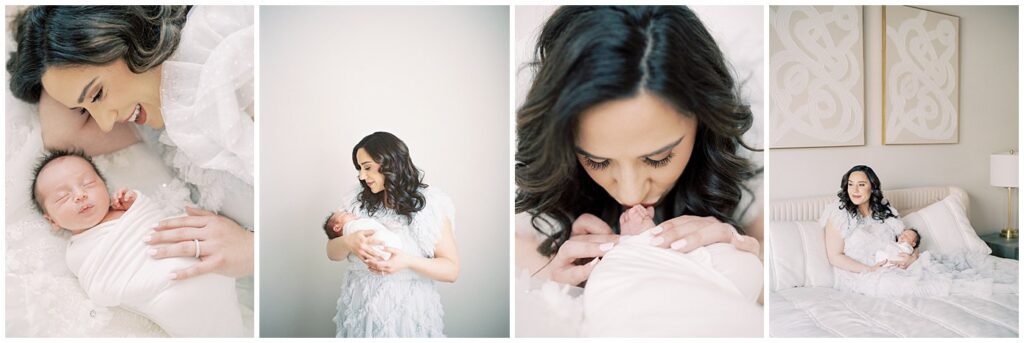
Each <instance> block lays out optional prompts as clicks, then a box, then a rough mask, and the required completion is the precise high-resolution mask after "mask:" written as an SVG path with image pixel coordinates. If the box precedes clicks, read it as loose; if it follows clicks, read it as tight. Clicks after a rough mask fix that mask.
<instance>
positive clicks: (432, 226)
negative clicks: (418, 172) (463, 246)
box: [412, 187, 455, 257]
mask: <svg viewBox="0 0 1024 343" xmlns="http://www.w3.org/2000/svg"><path fill="white" fill-rule="evenodd" d="M423 195H424V197H426V199H427V203H426V206H424V208H423V210H421V211H420V212H418V213H416V216H415V218H413V225H412V228H413V237H414V239H415V240H416V244H417V245H419V246H420V248H421V249H422V250H423V251H424V252H426V253H427V256H430V257H432V256H434V246H435V245H436V244H437V241H439V240H440V239H441V230H442V229H443V228H444V223H445V220H446V219H447V220H448V222H449V223H450V224H451V230H452V234H455V204H454V203H453V202H452V199H451V198H450V197H449V196H448V194H445V193H444V192H442V191H441V190H439V189H437V188H436V187H428V188H424V189H423Z"/></svg>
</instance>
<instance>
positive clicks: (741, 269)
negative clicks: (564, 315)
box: [573, 206, 764, 337]
mask: <svg viewBox="0 0 1024 343" xmlns="http://www.w3.org/2000/svg"><path fill="white" fill-rule="evenodd" d="M653 215H654V213H653V209H651V208H643V207H640V206H636V207H633V208H632V209H629V210H627V211H626V212H625V213H623V214H622V216H621V217H620V220H619V228H620V230H619V231H620V234H621V237H620V239H619V243H618V244H616V245H615V247H614V248H612V250H610V251H608V252H607V253H606V254H605V255H604V257H603V258H602V259H601V262H600V263H598V264H597V266H596V267H595V268H594V270H593V272H591V274H590V278H589V279H588V280H587V285H586V288H585V289H584V298H583V303H584V322H583V325H582V328H581V331H582V332H581V333H582V334H583V335H584V336H602V337H608V336H613V337H618V336H646V337H703V336H723V335H724V336H730V337H761V336H762V334H763V333H762V332H761V331H762V326H763V321H762V320H763V310H762V307H761V306H760V305H758V303H757V299H758V296H759V295H760V292H761V287H762V280H763V279H762V277H763V275H764V274H763V266H762V264H761V261H760V260H759V259H758V258H757V256H756V255H754V254H751V253H748V252H744V251H740V250H737V249H736V248H735V247H734V246H732V245H731V244H724V243H718V244H711V245H708V246H706V247H702V248H698V249H695V250H693V251H691V252H688V253H685V254H684V253H680V252H678V251H675V250H671V249H663V248H660V247H656V246H652V245H651V243H650V242H651V239H652V238H653V234H652V233H651V232H650V231H649V230H650V229H651V228H654V227H655V223H654V216H653ZM577 225H591V226H604V227H607V226H608V225H607V224H606V223H604V222H603V221H601V220H600V219H599V218H597V217H595V216H591V215H584V216H581V217H580V218H579V219H578V220H577V221H576V223H574V225H573V226H574V227H576V226H577Z"/></svg>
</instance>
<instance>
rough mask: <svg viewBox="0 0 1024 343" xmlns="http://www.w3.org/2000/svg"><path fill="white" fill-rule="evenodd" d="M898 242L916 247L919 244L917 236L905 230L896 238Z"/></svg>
mask: <svg viewBox="0 0 1024 343" xmlns="http://www.w3.org/2000/svg"><path fill="white" fill-rule="evenodd" d="M896 241H897V242H900V243H906V244H910V246H914V245H916V244H917V234H916V233H914V231H911V230H903V232H900V236H899V237H897V238H896Z"/></svg>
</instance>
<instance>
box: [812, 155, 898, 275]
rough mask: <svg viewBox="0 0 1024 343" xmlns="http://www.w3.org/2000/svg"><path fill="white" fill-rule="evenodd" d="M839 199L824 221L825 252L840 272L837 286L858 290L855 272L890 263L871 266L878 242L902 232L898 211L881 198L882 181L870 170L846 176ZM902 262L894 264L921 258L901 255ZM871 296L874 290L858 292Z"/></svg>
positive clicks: (859, 169) (861, 167) (863, 168)
mask: <svg viewBox="0 0 1024 343" xmlns="http://www.w3.org/2000/svg"><path fill="white" fill-rule="evenodd" d="M836 196H837V197H838V199H837V200H836V202H835V203H833V204H832V205H830V206H829V207H828V209H826V211H828V212H827V213H826V215H825V216H824V217H823V218H824V221H825V222H824V224H825V252H826V254H827V256H828V262H829V263H831V264H832V266H833V267H835V269H836V272H837V273H838V275H837V277H836V287H837V288H839V289H855V288H857V287H856V284H857V282H856V276H855V275H852V274H856V273H869V272H873V271H875V270H878V269H879V268H882V266H884V265H885V264H886V263H887V262H889V261H878V262H877V263H871V262H870V261H872V260H873V257H871V256H872V254H874V253H875V251H876V250H878V249H877V246H878V245H877V244H875V242H889V241H892V240H894V238H895V237H896V236H897V235H899V234H900V233H901V232H902V231H903V229H904V224H903V221H902V220H900V219H899V214H898V213H897V212H896V209H895V208H893V207H892V206H891V205H889V201H888V200H886V199H885V197H884V196H883V195H882V181H881V180H879V178H878V175H877V174H875V171H874V170H873V169H871V167H868V166H865V165H857V166H854V167H853V168H850V170H849V171H847V172H846V174H843V178H842V179H841V183H840V184H839V192H838V193H836ZM901 257H903V259H902V260H901V261H892V262H893V263H894V264H895V265H896V266H898V267H900V268H904V269H905V268H907V266H909V265H910V264H912V263H914V261H915V260H917V257H918V251H917V250H916V249H915V251H914V253H912V254H906V253H901ZM858 291H859V292H862V293H868V294H871V293H872V292H873V290H858Z"/></svg>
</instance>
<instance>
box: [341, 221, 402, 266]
mask: <svg viewBox="0 0 1024 343" xmlns="http://www.w3.org/2000/svg"><path fill="white" fill-rule="evenodd" d="M359 231H370V232H373V239H376V240H379V241H381V242H383V244H384V245H375V246H373V250H374V251H376V252H377V253H378V254H380V255H381V256H383V260H384V261H387V260H389V259H391V253H390V252H388V251H387V250H384V247H385V246H386V247H390V248H394V249H398V250H404V246H403V245H402V240H401V238H399V237H398V235H397V234H395V233H394V232H391V230H388V228H387V227H385V226H384V224H381V223H380V222H378V221H376V220H374V219H372V218H359V216H358V215H356V214H355V213H351V212H345V211H335V212H331V214H330V215H328V216H327V221H326V222H325V223H324V233H326V234H327V239H335V238H338V237H341V236H345V235H351V234H354V233H356V232H359Z"/></svg>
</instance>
